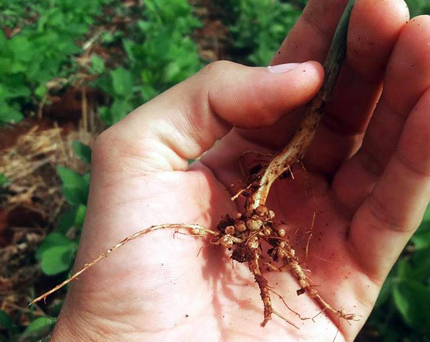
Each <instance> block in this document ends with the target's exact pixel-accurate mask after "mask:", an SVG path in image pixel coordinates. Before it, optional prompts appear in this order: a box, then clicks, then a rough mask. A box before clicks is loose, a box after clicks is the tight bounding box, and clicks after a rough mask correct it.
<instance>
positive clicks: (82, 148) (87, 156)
mask: <svg viewBox="0 0 430 342" xmlns="http://www.w3.org/2000/svg"><path fill="white" fill-rule="evenodd" d="M72 147H73V150H74V151H75V153H76V155H77V156H78V157H79V158H81V160H82V161H84V162H85V163H88V164H91V147H89V146H88V145H85V144H83V143H81V142H80V141H77V140H75V141H74V142H73V143H72Z"/></svg>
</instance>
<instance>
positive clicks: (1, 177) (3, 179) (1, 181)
mask: <svg viewBox="0 0 430 342" xmlns="http://www.w3.org/2000/svg"><path fill="white" fill-rule="evenodd" d="M9 182H10V181H9V179H7V177H6V176H5V175H4V174H3V173H1V172H0V188H1V187H2V186H4V185H6V184H9Z"/></svg>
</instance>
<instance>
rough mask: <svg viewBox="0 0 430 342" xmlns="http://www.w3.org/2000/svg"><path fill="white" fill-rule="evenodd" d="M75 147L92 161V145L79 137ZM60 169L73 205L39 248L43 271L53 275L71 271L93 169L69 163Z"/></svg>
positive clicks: (67, 195) (65, 188)
mask: <svg viewBox="0 0 430 342" xmlns="http://www.w3.org/2000/svg"><path fill="white" fill-rule="evenodd" d="M73 147H74V150H75V153H76V154H77V155H78V156H79V157H80V158H81V159H82V160H83V161H84V162H87V163H90V162H91V149H90V148H89V147H88V146H87V145H84V144H82V143H80V142H78V141H75V142H74V143H73ZM57 172H58V175H59V176H60V178H61V181H62V183H63V187H62V190H63V196H64V197H65V198H66V200H67V201H68V202H69V204H70V205H71V206H72V207H71V209H69V210H68V211H67V212H65V213H64V214H63V215H62V216H61V217H60V220H59V223H58V226H57V229H56V231H54V232H53V233H50V234H48V235H47V236H46V238H45V240H44V241H43V243H42V244H41V246H40V247H39V249H38V250H37V253H36V259H37V260H39V261H40V264H41V268H42V271H43V273H45V274H46V275H49V276H50V275H56V274H60V273H63V272H66V271H70V268H71V265H72V262H73V259H74V256H75V253H76V250H77V248H78V241H79V236H80V232H81V229H82V225H83V223H84V219H85V213H86V209H87V207H86V205H87V200H88V190H89V177H90V174H89V173H86V174H84V175H80V174H78V173H76V172H74V171H72V170H70V169H68V168H65V167H58V168H57ZM70 236H72V238H71V237H70Z"/></svg>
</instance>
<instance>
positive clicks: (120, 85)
mask: <svg viewBox="0 0 430 342" xmlns="http://www.w3.org/2000/svg"><path fill="white" fill-rule="evenodd" d="M110 76H111V79H112V85H113V90H114V92H115V95H117V96H121V97H127V96H130V95H131V94H132V92H133V86H134V78H133V75H132V74H131V72H130V71H128V70H126V69H124V68H122V67H120V68H118V69H116V70H113V71H111V73H110Z"/></svg>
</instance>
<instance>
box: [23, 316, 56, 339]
mask: <svg viewBox="0 0 430 342" xmlns="http://www.w3.org/2000/svg"><path fill="white" fill-rule="evenodd" d="M54 325H55V318H53V317H49V316H44V317H38V318H36V319H35V320H34V321H33V322H31V323H30V325H29V326H28V327H27V329H25V331H24V335H26V336H28V335H38V336H40V335H47V334H49V333H50V332H51V330H52V328H53V327H54Z"/></svg>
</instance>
